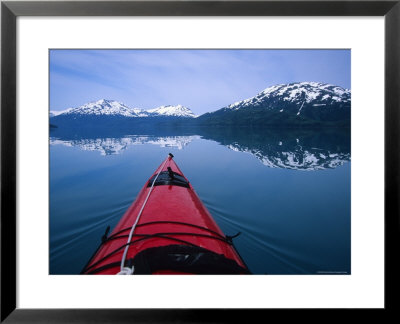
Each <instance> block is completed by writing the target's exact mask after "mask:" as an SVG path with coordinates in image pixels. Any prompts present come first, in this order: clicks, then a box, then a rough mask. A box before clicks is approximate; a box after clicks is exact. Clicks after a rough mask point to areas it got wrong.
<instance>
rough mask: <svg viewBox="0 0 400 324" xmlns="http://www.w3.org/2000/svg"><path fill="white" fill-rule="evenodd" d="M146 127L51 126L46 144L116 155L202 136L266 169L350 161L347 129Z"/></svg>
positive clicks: (332, 165) (184, 142)
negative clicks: (77, 129) (136, 130)
mask: <svg viewBox="0 0 400 324" xmlns="http://www.w3.org/2000/svg"><path fill="white" fill-rule="evenodd" d="M146 131H147V132H148V133H147V134H150V135H143V134H129V135H121V134H111V135H108V134H106V135H102V134H98V133H96V134H88V133H85V134H84V135H81V134H65V133H63V132H62V131H59V130H56V131H51V133H50V135H51V137H50V144H51V145H65V146H71V147H78V148H80V149H82V150H87V151H99V152H100V154H101V155H113V154H121V153H122V152H123V151H124V150H126V149H127V148H128V147H129V146H131V145H144V144H151V145H158V146H160V147H171V148H175V149H184V148H185V147H186V146H187V145H189V144H190V143H191V142H193V141H195V140H199V139H200V138H202V139H206V140H211V141H214V142H217V143H219V144H221V145H223V146H226V147H228V148H229V149H231V150H234V151H238V152H245V153H250V154H252V155H253V156H254V157H256V158H257V159H258V160H260V161H261V162H262V163H263V164H264V165H265V166H268V167H272V168H285V169H293V170H307V171H310V170H322V169H332V168H336V167H337V166H340V165H342V164H344V163H346V162H348V161H350V131H349V130H348V129H325V130H321V129H308V130H304V129H283V130H282V129H268V130H265V129H249V128H212V129H211V128H192V129H173V130H171V129H151V130H149V129H147V130H146ZM107 135H108V136H107Z"/></svg>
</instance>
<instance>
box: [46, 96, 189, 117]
mask: <svg viewBox="0 0 400 324" xmlns="http://www.w3.org/2000/svg"><path fill="white" fill-rule="evenodd" d="M57 116H114V117H129V118H131V117H163V116H165V117H191V118H193V117H196V116H195V114H194V113H193V112H192V111H191V110H190V109H189V108H187V107H184V106H182V105H177V106H171V105H169V106H161V107H158V108H154V109H149V110H145V109H141V108H130V107H128V106H126V105H125V104H123V103H122V102H118V101H115V100H106V99H101V100H98V101H94V102H89V103H87V104H85V105H83V106H80V107H77V108H68V109H66V110H63V111H50V118H52V117H57Z"/></svg>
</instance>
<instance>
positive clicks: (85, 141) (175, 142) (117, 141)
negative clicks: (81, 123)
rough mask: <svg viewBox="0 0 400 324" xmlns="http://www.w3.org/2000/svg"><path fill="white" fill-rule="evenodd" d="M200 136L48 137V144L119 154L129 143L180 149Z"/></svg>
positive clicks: (104, 153) (102, 153)
mask: <svg viewBox="0 0 400 324" xmlns="http://www.w3.org/2000/svg"><path fill="white" fill-rule="evenodd" d="M199 138H200V136H195V135H194V136H165V137H156V136H148V135H129V136H126V137H118V138H107V137H105V138H80V139H65V138H56V137H51V138H50V145H64V146H74V147H78V148H80V149H81V150H84V151H99V152H100V154H101V155H114V154H121V153H122V152H123V151H124V150H126V149H127V148H128V147H129V146H131V145H143V144H152V145H158V146H160V147H171V148H175V149H178V150H182V149H183V148H184V147H185V146H187V145H188V144H189V143H190V142H192V141H193V140H195V139H199Z"/></svg>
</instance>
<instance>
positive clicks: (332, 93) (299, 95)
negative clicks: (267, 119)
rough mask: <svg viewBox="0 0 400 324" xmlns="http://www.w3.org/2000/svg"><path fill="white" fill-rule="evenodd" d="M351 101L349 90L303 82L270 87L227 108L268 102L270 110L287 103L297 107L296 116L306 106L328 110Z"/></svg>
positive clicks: (238, 107)
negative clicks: (335, 105) (332, 106)
mask: <svg viewBox="0 0 400 324" xmlns="http://www.w3.org/2000/svg"><path fill="white" fill-rule="evenodd" d="M350 101H351V92H350V90H348V89H344V88H342V87H339V86H335V85H331V84H326V83H319V82H301V83H290V84H279V85H275V86H272V87H269V88H267V89H265V90H264V91H262V92H260V93H259V94H257V95H256V96H254V97H252V98H249V99H245V100H242V101H239V102H235V103H233V104H231V105H229V106H227V108H229V109H235V110H237V109H240V108H245V107H250V106H253V107H254V106H261V105H265V103H266V102H268V103H269V105H268V107H267V108H268V109H277V104H279V103H285V102H286V103H293V104H295V105H297V107H298V110H297V113H296V114H297V115H300V114H301V110H302V107H304V105H305V104H311V105H313V106H314V107H324V108H326V107H329V106H330V105H333V104H338V103H342V104H344V103H350Z"/></svg>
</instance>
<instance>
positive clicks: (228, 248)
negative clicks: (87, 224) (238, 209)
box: [82, 156, 248, 274]
mask: <svg viewBox="0 0 400 324" xmlns="http://www.w3.org/2000/svg"><path fill="white" fill-rule="evenodd" d="M132 227H133V229H132ZM131 232H132V233H131ZM130 233H131V234H132V237H131V238H130V240H129V234H130ZM125 250H126V251H125ZM124 252H125V253H126V257H125V262H124V264H121V263H122V262H121V260H122V259H123V255H124ZM125 267H127V268H129V269H131V270H132V272H133V273H134V274H191V273H198V274H202V273H205V274H213V273H215V274H217V273H220V274H225V273H248V269H247V267H246V265H245V264H244V262H243V260H242V259H241V257H240V256H239V254H238V253H237V251H236V250H235V248H234V246H233V244H232V241H231V239H230V238H229V237H226V236H225V235H224V233H223V232H222V231H221V229H220V228H219V227H218V225H217V223H216V222H215V221H214V219H213V218H212V216H211V214H210V213H209V211H208V210H207V208H206V207H205V206H204V204H203V203H202V202H201V200H200V198H199V197H198V195H197V194H196V192H195V191H194V189H193V187H192V185H191V184H190V182H189V181H188V179H187V178H186V177H185V176H184V175H183V173H182V171H181V170H180V169H179V167H178V166H177V164H176V163H175V161H174V160H173V159H172V156H169V157H168V158H167V159H166V160H165V161H164V162H163V163H162V164H161V165H160V166H159V167H158V168H157V170H156V171H155V172H154V174H153V175H152V176H151V177H150V178H149V180H148V181H147V182H146V184H145V185H144V186H143V188H142V189H141V191H140V192H139V194H138V196H137V197H136V199H135V201H134V202H133V203H132V205H131V206H130V207H129V208H128V210H127V211H126V212H125V214H124V215H123V216H122V218H121V220H120V221H119V222H118V224H117V225H116V227H115V228H114V230H113V231H112V233H111V235H110V236H107V237H105V236H104V237H103V240H102V244H101V245H100V247H99V249H98V250H97V251H96V253H95V254H94V255H93V257H92V258H91V260H90V261H89V262H88V264H87V265H86V266H85V268H84V270H83V271H82V273H86V274H118V273H119V272H120V271H121V269H123V268H125Z"/></svg>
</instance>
